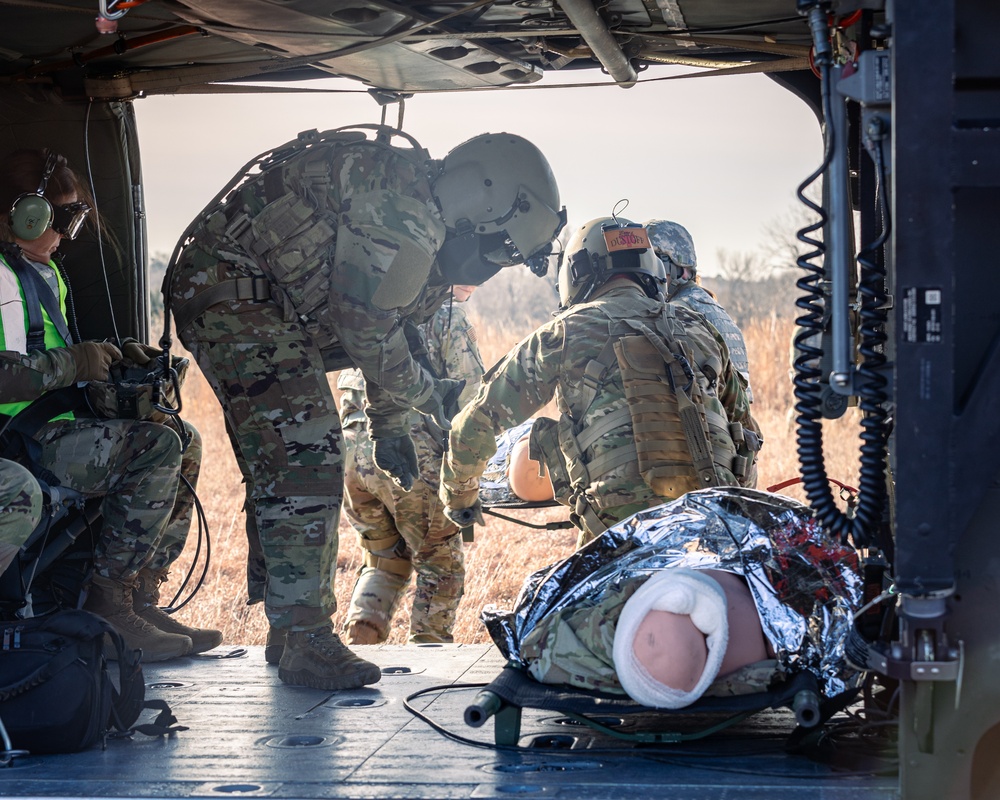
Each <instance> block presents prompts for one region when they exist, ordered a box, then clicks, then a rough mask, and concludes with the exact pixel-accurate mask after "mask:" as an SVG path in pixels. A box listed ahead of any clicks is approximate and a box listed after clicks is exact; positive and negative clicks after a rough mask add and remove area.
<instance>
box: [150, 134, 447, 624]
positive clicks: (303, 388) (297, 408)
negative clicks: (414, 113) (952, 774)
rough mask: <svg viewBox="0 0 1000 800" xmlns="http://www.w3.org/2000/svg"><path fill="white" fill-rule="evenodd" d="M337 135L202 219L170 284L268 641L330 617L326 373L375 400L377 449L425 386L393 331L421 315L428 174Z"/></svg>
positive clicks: (333, 462) (337, 487) (429, 224)
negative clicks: (230, 485) (226, 455)
mask: <svg viewBox="0 0 1000 800" xmlns="http://www.w3.org/2000/svg"><path fill="white" fill-rule="evenodd" d="M338 136H340V137H341V138H337V139H334V140H331V141H325V142H323V143H321V144H317V145H315V146H313V147H311V148H309V149H308V150H303V151H302V152H299V153H296V154H293V155H290V156H288V157H287V158H285V159H284V160H282V161H280V162H277V163H276V164H275V165H273V166H271V167H270V168H268V166H267V165H265V168H264V172H263V174H262V175H261V176H254V177H253V178H251V179H249V180H248V181H247V182H246V183H244V184H243V185H242V186H241V187H239V189H238V190H237V191H236V192H235V193H234V194H232V196H231V197H229V198H228V199H227V200H226V202H225V203H224V204H222V205H220V206H219V207H217V208H215V209H209V210H208V211H207V212H206V213H205V214H203V215H202V218H201V221H200V222H199V223H198V224H197V226H196V227H194V228H193V240H192V241H191V242H190V243H189V244H188V245H187V247H186V248H185V249H184V251H183V252H182V253H181V255H180V258H179V260H178V263H177V264H176V265H175V266H174V267H173V268H172V270H171V277H170V278H169V281H170V284H169V288H168V291H169V301H170V303H171V305H172V308H173V311H174V315H175V320H176V322H177V326H178V330H179V332H180V336H181V339H182V340H183V341H184V344H185V345H186V346H187V348H188V349H189V350H190V351H191V352H192V353H193V354H194V355H195V357H196V359H197V361H198V364H199V366H200V367H201V369H202V371H203V372H204V373H205V375H206V377H207V378H208V381H209V383H210V384H211V386H212V388H213V389H214V391H215V394H216V396H217V397H218V398H219V402H220V403H221V404H222V408H223V411H224V413H225V417H226V425H227V430H228V432H229V435H230V440H231V442H232V444H233V448H234V450H235V452H236V456H237V461H238V463H239V466H240V469H241V471H242V473H243V477H244V481H245V483H246V486H247V504H246V511H247V535H248V539H249V541H250V548H251V559H250V561H249V563H248V579H249V582H250V585H249V586H248V592H249V597H250V601H251V602H255V601H257V600H259V599H261V598H263V599H264V601H265V609H266V612H267V616H268V619H269V620H270V622H271V624H272V626H273V627H275V628H278V629H282V628H283V629H294V630H300V631H305V630H311V629H317V628H319V627H320V626H322V625H325V624H329V618H330V616H331V614H332V613H333V611H334V610H335V609H336V601H335V598H334V593H333V577H334V570H335V567H336V559H337V526H338V522H339V514H340V505H341V500H342V495H343V443H342V435H341V426H340V419H339V417H338V415H337V408H336V404H335V402H334V398H333V393H332V392H331V390H330V386H329V384H328V382H327V377H326V372H327V371H328V370H333V369H340V368H343V367H344V366H348V365H351V364H353V365H354V366H357V367H360V368H361V370H362V371H363V372H364V374H365V377H366V379H367V380H368V383H369V385H370V386H371V385H372V384H377V386H378V387H380V388H381V392H380V393H379V394H378V396H377V397H373V396H372V395H373V394H374V392H373V391H371V390H370V391H369V400H370V401H371V402H372V406H371V407H370V408H369V409H368V412H367V413H368V417H369V420H370V424H371V426H372V435H373V437H374V438H391V437H399V436H405V435H407V432H408V428H409V425H408V423H407V422H406V416H405V411H404V409H406V408H410V407H416V406H421V405H423V404H425V403H426V402H427V401H428V400H430V399H431V398H432V397H433V396H434V392H435V385H436V382H435V380H434V378H433V377H432V376H431V375H430V374H429V373H428V372H427V371H426V370H424V369H422V368H421V367H420V366H419V365H418V364H417V363H416V362H415V361H414V360H413V358H412V356H411V354H410V350H409V346H408V343H407V341H406V336H405V334H404V330H403V326H402V325H401V321H402V319H403V318H404V317H408V316H414V315H416V316H419V315H420V314H424V313H425V312H426V311H427V308H428V304H432V300H433V298H430V299H429V296H428V294H427V292H424V291H423V290H424V287H425V286H426V283H427V276H428V274H429V272H430V268H431V264H432V262H433V259H434V256H435V254H436V253H437V250H438V248H439V247H440V245H441V243H442V242H443V241H444V235H445V226H444V222H443V221H442V219H441V217H440V214H439V212H438V210H437V208H436V206H435V203H434V200H433V196H432V193H431V185H430V182H429V175H428V172H427V170H426V168H425V165H424V164H423V163H422V162H421V161H420V160H419V159H418V158H416V157H414V156H413V155H412V154H410V153H408V152H405V151H402V150H400V149H397V148H393V147H389V146H388V145H383V144H380V143H376V142H371V141H365V140H364V139H363V136H361V135H360V134H357V135H355V134H342V135H341V134H338ZM359 137H360V139H359ZM387 276H388V278H387ZM383 279H385V280H383ZM241 280H242V282H239V281H241ZM244 285H249V286H253V291H252V292H250V293H249V294H232V295H230V296H229V298H227V299H223V300H221V301H215V299H214V298H215V297H217V295H216V294H215V293H216V292H218V291H227V290H228V288H229V287H238V286H244ZM240 297H242V298H243V299H237V298H240ZM206 298H212V301H211V302H209V301H208V300H206ZM254 298H256V299H254ZM192 309H194V310H192ZM420 319H421V321H423V319H426V316H423V317H421V318H420ZM255 550H256V551H259V553H260V555H261V559H260V561H258V560H257V559H255V558H254V556H253V553H254V551H255ZM260 564H263V569H261V568H260V566H259V565H260Z"/></svg>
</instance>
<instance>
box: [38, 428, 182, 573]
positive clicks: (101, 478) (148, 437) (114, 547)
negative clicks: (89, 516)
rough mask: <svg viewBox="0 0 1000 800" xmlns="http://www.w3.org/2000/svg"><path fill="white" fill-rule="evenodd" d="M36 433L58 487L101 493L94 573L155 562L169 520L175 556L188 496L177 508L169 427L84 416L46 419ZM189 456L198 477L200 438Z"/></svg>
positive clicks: (175, 448) (174, 444)
mask: <svg viewBox="0 0 1000 800" xmlns="http://www.w3.org/2000/svg"><path fill="white" fill-rule="evenodd" d="M191 430H193V429H191ZM35 438H36V439H37V440H38V442H39V444H40V445H41V448H42V455H41V459H40V461H41V464H42V466H44V467H45V468H47V469H48V470H50V471H51V472H52V473H53V474H54V475H55V476H56V478H57V479H58V480H59V483H60V484H61V485H63V486H65V487H67V488H69V489H73V490H75V491H77V492H80V494H82V495H84V496H85V497H94V496H103V500H102V502H101V514H102V516H103V523H102V527H101V532H100V534H99V535H98V539H97V542H96V544H95V547H94V569H95V571H96V572H97V573H98V574H100V575H102V576H104V577H106V578H123V579H126V580H127V579H130V578H132V577H134V576H135V575H136V573H138V571H139V570H140V569H142V568H143V567H145V566H147V565H149V564H150V563H152V562H153V560H154V558H155V556H156V553H157V548H158V547H160V544H161V540H162V539H163V537H164V535H165V533H166V531H167V529H168V527H169V526H171V524H172V523H173V527H172V533H171V537H172V541H173V542H174V550H175V556H174V557H176V554H179V553H180V548H181V547H183V542H184V538H185V537H186V535H187V526H188V525H189V524H190V521H191V507H190V501H187V507H186V509H185V507H184V505H185V503H184V501H183V500H182V504H181V508H180V509H179V510H178V509H176V507H175V501H176V500H177V495H178V489H177V487H178V481H179V475H180V472H181V463H182V453H181V449H182V445H181V439H180V437H179V436H178V435H177V433H176V432H175V431H173V430H172V429H171V428H168V427H167V426H165V425H159V424H157V423H155V422H144V421H139V420H125V419H94V418H89V417H87V418H78V419H74V420H60V421H56V422H50V423H48V424H47V425H44V426H43V427H42V428H41V429H40V430H39V431H38V433H37V434H36V437H35ZM194 440H197V437H196V436H195V437H194ZM189 449H190V448H189ZM187 458H188V464H187V471H188V473H189V474H193V475H194V476H195V477H197V471H198V464H199V462H200V458H201V448H200V444H198V445H196V446H195V447H194V449H193V450H191V451H190V455H188V457H187Z"/></svg>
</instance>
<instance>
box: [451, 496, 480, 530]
mask: <svg viewBox="0 0 1000 800" xmlns="http://www.w3.org/2000/svg"><path fill="white" fill-rule="evenodd" d="M444 515H445V516H446V517H447V518H448V519H450V520H451V521H452V522H454V523H455V524H456V525H458V527H459V528H468V527H469V526H470V525H472V524H473V523H475V524H476V525H485V524H486V522H485V520H484V519H483V504H482V502H480V501H479V500H476V502H475V503H473V504H472V505H471V506H469V507H468V508H448V507H447V506H446V507H445V509H444Z"/></svg>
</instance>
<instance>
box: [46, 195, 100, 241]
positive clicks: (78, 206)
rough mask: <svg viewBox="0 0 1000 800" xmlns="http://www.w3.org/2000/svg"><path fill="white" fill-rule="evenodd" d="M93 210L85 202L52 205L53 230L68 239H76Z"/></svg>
mask: <svg viewBox="0 0 1000 800" xmlns="http://www.w3.org/2000/svg"><path fill="white" fill-rule="evenodd" d="M91 210H92V209H91V208H90V206H89V205H87V204H86V203H83V202H79V203H67V204H66V205H63V206H55V205H54V206H52V230H54V231H55V232H56V233H58V234H59V235H60V236H63V237H65V238H67V239H70V240H72V239H75V238H76V235H77V234H78V233H79V232H80V229H81V228H82V227H83V223H84V222H86V221H87V215H88V214H89V213H90V212H91Z"/></svg>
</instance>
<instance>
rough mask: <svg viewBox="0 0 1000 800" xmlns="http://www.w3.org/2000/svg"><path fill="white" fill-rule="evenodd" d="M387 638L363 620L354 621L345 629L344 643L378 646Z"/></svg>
mask: <svg viewBox="0 0 1000 800" xmlns="http://www.w3.org/2000/svg"><path fill="white" fill-rule="evenodd" d="M386 638H387V637H384V636H380V635H379V632H378V628H376V627H375V626H374V625H372V624H371V623H370V622H368V621H367V620H363V619H352V620H351V621H350V622H348V623H347V626H346V627H345V628H344V641H346V642H347V643H348V644H378V643H379V642H382V641H385V639H386Z"/></svg>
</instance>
